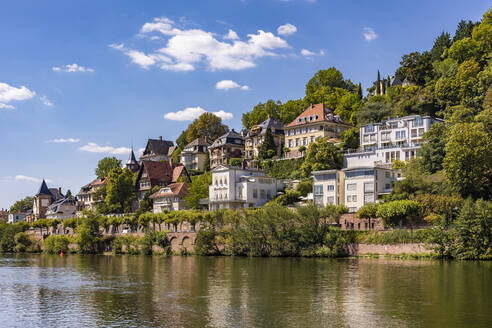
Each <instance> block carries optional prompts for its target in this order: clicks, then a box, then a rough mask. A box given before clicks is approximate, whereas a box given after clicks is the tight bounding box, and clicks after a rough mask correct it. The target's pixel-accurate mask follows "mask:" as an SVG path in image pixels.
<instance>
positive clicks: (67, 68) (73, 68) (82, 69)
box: [51, 63, 94, 73]
mask: <svg viewBox="0 0 492 328" xmlns="http://www.w3.org/2000/svg"><path fill="white" fill-rule="evenodd" d="M51 69H52V70H53V71H55V72H62V71H63V72H67V73H76V72H80V73H85V72H89V73H92V72H94V69H93V68H88V67H84V66H80V65H78V64H75V63H73V64H70V65H65V66H62V67H59V66H53V67H52V68H51Z"/></svg>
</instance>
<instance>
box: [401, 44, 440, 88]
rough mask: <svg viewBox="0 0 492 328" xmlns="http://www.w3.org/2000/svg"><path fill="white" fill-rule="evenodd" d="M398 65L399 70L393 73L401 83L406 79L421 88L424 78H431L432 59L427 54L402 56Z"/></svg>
mask: <svg viewBox="0 0 492 328" xmlns="http://www.w3.org/2000/svg"><path fill="white" fill-rule="evenodd" d="M400 65H401V66H400V68H398V69H397V70H396V72H395V76H396V77H397V78H399V79H400V80H401V81H403V80H404V79H405V78H407V79H408V80H410V81H411V82H413V83H416V84H417V85H420V86H423V85H425V82H426V78H428V77H430V76H432V68H433V67H432V57H431V54H430V53H428V52H424V53H422V54H420V53H419V52H417V51H416V52H412V53H410V54H408V55H403V56H402V57H401V61H400Z"/></svg>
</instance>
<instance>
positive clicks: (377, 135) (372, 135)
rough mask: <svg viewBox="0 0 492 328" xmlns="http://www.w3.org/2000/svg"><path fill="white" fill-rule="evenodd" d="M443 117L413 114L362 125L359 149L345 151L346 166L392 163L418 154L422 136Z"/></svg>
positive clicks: (440, 121)
mask: <svg viewBox="0 0 492 328" xmlns="http://www.w3.org/2000/svg"><path fill="white" fill-rule="evenodd" d="M435 123H441V124H443V123H444V120H442V119H439V118H433V117H430V116H424V117H421V116H420V115H410V116H405V117H397V118H394V119H388V120H386V121H383V122H381V123H373V124H366V125H362V126H361V127H360V150H359V151H357V152H349V153H346V154H344V167H347V168H351V167H357V166H373V165H374V163H377V164H379V165H381V164H387V165H389V164H391V163H392V162H393V161H395V160H399V161H408V160H410V159H413V158H415V157H417V150H418V149H419V148H420V146H421V144H422V142H423V135H424V133H425V132H427V131H428V130H429V129H430V127H431V125H432V124H435Z"/></svg>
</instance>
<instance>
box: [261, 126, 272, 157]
mask: <svg viewBox="0 0 492 328" xmlns="http://www.w3.org/2000/svg"><path fill="white" fill-rule="evenodd" d="M276 150H277V147H276V146H275V140H274V139H273V134H272V131H271V130H270V128H268V129H267V130H266V132H265V136H264V140H263V143H262V144H261V147H260V150H259V151H258V158H259V159H260V160H264V159H268V158H272V157H273V156H275V154H276V152H277V151H276ZM272 153H273V154H272Z"/></svg>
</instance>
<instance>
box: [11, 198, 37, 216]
mask: <svg viewBox="0 0 492 328" xmlns="http://www.w3.org/2000/svg"><path fill="white" fill-rule="evenodd" d="M33 203H34V198H33V197H29V196H28V197H26V198H24V199H21V200H18V201H16V202H15V203H14V205H12V206H11V207H10V213H25V212H27V211H29V210H32V205H33Z"/></svg>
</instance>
